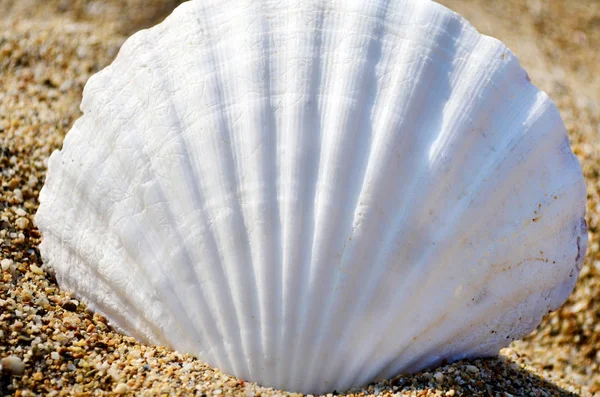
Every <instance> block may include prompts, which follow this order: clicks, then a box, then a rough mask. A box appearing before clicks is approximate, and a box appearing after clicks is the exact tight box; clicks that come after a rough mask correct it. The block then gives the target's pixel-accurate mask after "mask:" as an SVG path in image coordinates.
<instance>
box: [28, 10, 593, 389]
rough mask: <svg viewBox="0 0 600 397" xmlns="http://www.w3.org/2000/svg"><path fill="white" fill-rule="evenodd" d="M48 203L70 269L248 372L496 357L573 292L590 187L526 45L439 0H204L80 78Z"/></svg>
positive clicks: (376, 370)
mask: <svg viewBox="0 0 600 397" xmlns="http://www.w3.org/2000/svg"><path fill="white" fill-rule="evenodd" d="M81 109H82V111H83V116H82V117H81V118H80V119H79V120H78V121H77V122H76V123H75V125H74V126H73V128H72V130H71V131H70V132H69V133H68V135H67V137H66V139H65V141H64V145H63V148H62V150H61V151H57V152H55V153H54V154H53V155H52V157H51V158H50V162H49V170H48V177H47V180H46V184H45V186H44V188H43V190H42V192H41V195H40V203H41V204H40V207H39V211H38V213H37V216H36V221H37V223H38V225H39V228H40V230H41V231H42V232H43V236H44V238H43V243H42V245H41V251H42V255H43V258H44V260H45V262H46V264H47V265H48V266H51V267H53V268H54V269H55V271H56V276H57V279H58V281H59V283H60V285H61V286H62V287H63V288H65V289H67V290H70V291H72V292H74V293H75V294H76V295H78V296H79V297H81V298H82V299H83V300H85V301H86V302H87V304H88V306H89V307H90V308H92V309H93V310H96V311H98V312H100V313H102V314H104V315H105V316H106V317H107V318H108V319H110V322H111V324H113V325H114V326H115V327H116V328H117V329H119V330H121V331H123V332H126V333H128V334H130V335H133V336H134V337H136V338H138V339H140V340H142V341H145V342H147V343H153V344H161V345H166V346H169V347H171V348H173V349H177V350H180V351H183V352H190V353H193V354H194V355H196V356H197V357H199V358H200V359H202V360H204V361H206V362H207V363H209V364H211V365H213V366H216V367H218V368H220V369H221V370H223V371H225V372H227V373H231V374H234V375H236V376H239V377H241V378H243V379H246V380H252V381H256V382H258V383H259V384H262V385H265V386H273V387H277V388H283V389H287V390H290V391H302V392H310V393H320V392H328V391H333V390H343V389H346V388H349V387H351V386H358V385H363V384H365V383H367V382H369V381H372V380H374V379H378V378H386V377H391V376H393V375H396V374H397V373H399V372H403V371H417V370H420V369H422V368H426V367H430V366H433V365H436V364H439V363H440V362H441V361H442V360H457V359H461V358H465V357H481V356H491V355H495V354H497V352H498V350H499V349H500V348H502V347H504V346H506V345H507V344H508V343H509V342H510V341H511V340H513V339H515V338H519V337H521V336H523V335H525V334H527V333H529V332H530V331H531V330H533V329H534V328H535V326H536V325H537V324H538V323H539V322H540V319H541V318H542V316H543V315H544V314H546V313H547V312H548V311H549V310H553V309H556V308H557V307H559V306H560V305H561V304H562V303H563V302H564V301H565V299H566V298H567V296H568V295H569V293H570V292H571V290H572V288H573V286H574V284H575V280H576V278H577V275H578V272H579V270H580V268H581V263H582V261H583V258H584V255H585V250H586V244H587V233H586V225H585V222H584V220H583V216H584V212H585V199H586V189H585V184H584V181H583V176H582V172H581V167H580V165H579V163H578V161H577V159H576V158H575V156H574V155H573V153H572V151H571V148H570V146H569V141H568V139H567V134H566V130H565V127H564V124H563V122H562V120H561V118H560V115H559V113H558V111H557V110H556V108H555V106H554V105H553V104H552V102H551V101H550V100H549V99H548V97H547V96H546V95H545V94H544V93H543V92H540V91H539V90H538V89H536V88H535V87H534V86H533V85H532V84H531V83H530V81H529V79H528V77H527V74H526V73H525V71H523V69H522V68H521V67H520V66H519V63H518V61H517V59H516V58H515V56H514V55H513V54H512V53H511V52H510V51H509V50H508V49H506V47H505V46H504V45H502V44H501V43H500V42H499V41H497V40H495V39H493V38H490V37H486V36H483V35H481V34H479V33H478V32H477V31H476V30H475V29H474V28H473V27H472V26H471V25H469V24H468V23H467V22H466V21H465V20H464V19H463V18H461V17H460V16H459V15H457V14H455V13H453V12H452V11H450V10H448V9H446V8H444V7H442V6H440V5H439V4H436V3H433V2H431V1H429V0H281V1H272V0H259V1H257V0H197V1H190V2H186V3H184V4H183V5H181V6H180V7H179V8H177V9H176V10H175V11H174V12H173V14H172V15H171V16H169V17H168V18H167V19H166V20H165V21H164V22H163V23H161V24H160V25H158V26H156V27H154V28H152V29H149V30H144V31H141V32H139V33H137V34H135V35H133V37H131V38H130V39H129V40H127V42H126V43H125V44H124V45H123V47H122V49H121V51H120V53H119V55H118V56H117V58H116V60H115V61H114V62H113V63H112V65H110V66H109V67H107V68H106V69H104V70H103V71H101V72H100V73H98V74H96V75H95V76H93V77H92V78H91V79H90V80H89V82H88V83H87V85H86V87H85V90H84V95H83V102H82V105H81Z"/></svg>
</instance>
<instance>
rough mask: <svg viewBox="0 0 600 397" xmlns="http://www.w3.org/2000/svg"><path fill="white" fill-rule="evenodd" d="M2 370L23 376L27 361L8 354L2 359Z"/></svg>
mask: <svg viewBox="0 0 600 397" xmlns="http://www.w3.org/2000/svg"><path fill="white" fill-rule="evenodd" d="M0 365H2V371H3V372H6V373H8V374H10V375H16V376H21V375H23V373H24V372H25V363H23V361H22V360H21V359H20V358H19V357H15V356H8V357H5V358H3V359H2V360H0Z"/></svg>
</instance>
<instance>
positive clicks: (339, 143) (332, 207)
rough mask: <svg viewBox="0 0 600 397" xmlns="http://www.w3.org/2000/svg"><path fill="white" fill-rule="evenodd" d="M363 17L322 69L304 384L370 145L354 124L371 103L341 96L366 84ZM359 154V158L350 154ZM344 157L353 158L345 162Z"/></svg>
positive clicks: (351, 19)
mask: <svg viewBox="0 0 600 397" xmlns="http://www.w3.org/2000/svg"><path fill="white" fill-rule="evenodd" d="M361 6H363V5H361ZM363 20H364V18H362V15H361V14H360V13H356V14H352V15H349V16H348V17H347V18H346V20H344V21H343V22H341V23H343V25H344V26H345V27H349V28H350V31H351V32H352V35H351V36H349V37H343V36H342V37H339V38H338V39H337V42H336V44H337V45H336V46H335V47H334V49H333V50H332V51H333V53H332V55H331V57H330V59H331V64H330V65H329V68H328V69H326V73H327V74H328V75H330V76H332V77H333V76H337V78H332V81H333V82H332V83H331V84H330V85H329V86H328V91H329V92H330V93H331V94H330V99H331V100H333V103H331V101H330V103H329V106H328V109H329V110H325V112H324V113H325V114H328V116H326V117H325V120H324V121H323V123H324V127H323V128H324V129H327V128H328V127H329V130H330V131H331V133H330V134H329V135H326V136H324V143H323V147H324V152H323V153H324V156H322V157H321V162H322V163H323V172H319V173H318V177H317V179H318V181H317V186H321V188H319V187H317V189H319V190H318V192H319V194H318V197H317V199H316V201H315V205H316V209H315V211H316V212H315V217H316V221H315V222H316V223H317V224H320V225H321V226H320V228H319V227H317V232H316V233H315V234H314V236H313V239H314V243H313V251H312V254H311V257H312V263H313V264H314V266H312V267H313V268H314V271H313V272H312V273H313V274H314V275H315V277H311V281H310V290H311V292H310V294H311V295H313V301H312V305H311V307H310V308H309V313H310V314H309V316H308V318H307V320H306V321H307V322H309V323H310V324H311V327H310V329H309V330H308V331H305V332H300V334H301V338H302V341H301V342H300V343H299V345H300V346H302V345H304V348H302V351H303V353H304V355H305V357H306V362H307V363H308V364H307V365H303V371H309V372H311V373H309V374H306V375H299V376H297V377H296V382H297V381H299V380H301V379H305V381H306V379H309V380H308V382H309V383H313V382H311V380H310V379H312V377H313V376H314V370H316V369H317V368H315V367H314V366H312V363H313V362H314V360H315V359H316V357H315V354H317V353H319V354H323V353H324V352H322V351H319V352H316V351H314V349H313V350H312V351H311V349H309V346H312V345H314V344H315V343H317V344H318V343H319V340H320V338H321V336H322V333H321V334H320V331H322V326H323V325H324V324H323V314H324V313H323V312H324V310H322V309H323V308H322V307H321V306H322V305H323V304H327V302H328V300H329V299H330V297H331V293H330V291H331V289H330V287H329V286H328V285H329V284H330V281H332V279H333V277H334V276H335V273H333V272H334V271H336V268H335V267H333V269H329V268H328V267H327V266H328V265H329V264H330V262H331V261H332V260H334V257H335V256H336V254H335V252H334V250H335V249H336V247H338V248H341V246H342V245H343V242H344V240H345V238H346V237H345V236H344V234H345V233H346V232H345V230H346V229H350V228H351V226H352V223H351V222H352V219H351V218H350V217H344V214H345V213H346V212H347V211H348V208H349V207H352V205H353V201H354V200H356V199H357V194H354V195H353V194H352V192H351V186H350V185H353V184H356V183H359V182H360V179H361V177H360V176H358V177H357V181H350V180H349V178H351V175H352V170H354V171H357V170H360V167H361V166H362V163H363V162H364V161H366V160H367V156H368V151H364V153H363V154H360V155H359V156H355V155H354V153H356V152H357V151H359V150H360V149H361V147H360V144H359V143H362V144H364V145H365V147H366V148H368V147H369V146H370V143H369V142H370V139H371V138H370V136H369V132H368V130H364V131H360V127H361V124H362V122H361V120H362V119H363V117H366V116H364V115H363V114H362V113H363V111H362V110H361V109H362V108H363V107H365V106H366V107H369V106H372V105H373V104H372V103H369V101H370V100H371V99H370V98H369V97H368V96H362V97H359V96H358V95H357V97H358V98H357V99H354V98H350V97H346V96H345V95H343V94H344V92H346V91H348V90H350V91H352V92H353V93H354V92H355V91H356V92H358V91H361V90H362V89H363V88H362V87H363V85H365V84H366V83H365V80H366V78H365V76H364V71H365V69H367V68H366V67H365V66H363V65H359V64H358V63H357V62H356V61H354V60H355V59H360V58H361V56H362V55H363V54H364V53H366V52H367V51H368V50H369V49H370V47H369V45H368V44H369V42H370V41H371V40H370V39H365V38H364V37H363V36H362V35H361V33H362V28H363V27H364V25H365V24H364V23H363ZM369 23H371V21H369ZM350 60H352V61H350ZM350 62H351V63H350ZM365 112H368V110H365ZM334 131H335V132H334ZM363 149H364V148H363ZM361 156H362V158H361V159H356V158H355V157H361ZM350 158H352V159H353V160H356V161H355V162H354V161H353V162H351V163H350V162H349V159H350ZM335 159H340V161H341V163H349V164H347V165H344V166H340V167H337V168H336V167H333V166H330V164H336V161H335ZM320 168H321V167H320ZM355 190H356V189H355ZM334 192H337V193H334ZM342 192H343V194H342ZM336 194H342V195H343V197H344V200H343V201H342V202H340V203H339V204H338V203H336V202H335V200H334V197H335V196H336ZM346 218H347V219H346ZM342 223H343V224H342ZM342 230H343V231H342ZM329 236H331V237H329ZM331 239H333V240H336V242H335V243H329V244H327V243H326V241H329V240H331ZM337 255H339V254H337ZM317 274H318V276H317ZM325 274H327V276H325ZM315 296H318V298H317V299H314V297H315ZM302 361H305V360H304V359H303V360H302ZM300 387H301V385H297V386H296V389H298V388H300Z"/></svg>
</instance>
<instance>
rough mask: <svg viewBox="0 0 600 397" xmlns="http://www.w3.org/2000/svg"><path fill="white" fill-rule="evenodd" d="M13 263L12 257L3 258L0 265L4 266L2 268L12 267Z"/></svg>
mask: <svg viewBox="0 0 600 397" xmlns="http://www.w3.org/2000/svg"><path fill="white" fill-rule="evenodd" d="M12 264H13V261H12V259H2V261H0V266H1V267H2V270H8V269H10V267H11V265H12Z"/></svg>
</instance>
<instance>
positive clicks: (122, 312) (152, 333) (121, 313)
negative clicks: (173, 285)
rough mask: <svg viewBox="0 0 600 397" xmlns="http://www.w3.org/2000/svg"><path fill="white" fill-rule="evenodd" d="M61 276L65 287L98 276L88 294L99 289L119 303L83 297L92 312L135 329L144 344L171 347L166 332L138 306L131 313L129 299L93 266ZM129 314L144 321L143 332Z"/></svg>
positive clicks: (75, 268) (73, 252)
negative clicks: (112, 286) (108, 302)
mask: <svg viewBox="0 0 600 397" xmlns="http://www.w3.org/2000/svg"><path fill="white" fill-rule="evenodd" d="M45 238H54V239H57V236H56V234H54V233H53V232H52V231H48V236H47V237H45ZM63 248H66V250H67V251H68V252H69V253H70V254H71V255H72V256H75V257H78V258H79V260H80V261H81V262H83V261H84V259H83V258H82V257H81V254H80V253H79V252H78V250H76V249H75V248H74V247H73V246H72V245H71V244H69V243H67V244H66V245H63ZM60 274H61V277H62V279H63V282H64V283H65V285H76V284H75V283H73V282H71V281H70V280H68V279H84V278H85V277H89V276H90V275H94V276H97V282H98V284H95V285H94V288H91V289H89V290H88V293H91V294H94V295H96V293H98V289H100V290H103V291H109V292H111V293H113V294H114V295H112V296H111V295H109V296H111V298H114V297H115V296H116V298H117V299H118V301H117V302H115V303H116V305H115V306H114V307H112V306H107V305H102V304H100V302H102V300H101V299H100V298H98V297H94V298H95V299H92V298H90V297H87V296H86V297H81V299H83V300H84V301H85V302H86V305H88V306H91V307H93V308H94V309H92V310H95V311H98V312H101V313H102V314H103V315H104V316H105V317H107V318H110V319H111V320H110V321H111V322H112V323H113V324H111V325H113V326H114V325H116V327H117V328H119V329H120V330H127V329H133V330H134V333H133V334H131V336H134V337H135V338H139V339H141V340H142V341H143V342H144V343H149V341H153V340H154V341H159V342H160V343H161V344H164V345H165V346H169V345H170V343H169V341H168V340H166V339H163V338H164V332H163V331H162V330H160V329H157V328H156V326H155V325H154V324H152V322H150V321H149V320H148V319H147V318H146V315H145V313H144V311H143V310H141V309H140V308H139V307H138V306H133V309H134V311H130V310H129V309H130V308H131V305H126V302H127V298H126V297H124V295H123V294H122V293H120V292H119V291H118V290H117V289H115V288H111V287H110V285H109V284H108V283H107V281H108V279H107V278H106V277H105V276H104V275H103V274H101V273H99V272H98V271H97V270H96V268H94V267H93V266H72V267H70V270H69V271H66V272H61V273H60ZM65 277H66V279H65ZM101 308H102V309H101ZM100 309H101V310H100ZM129 314H133V315H132V316H131V317H132V318H135V319H136V320H138V321H139V320H142V322H143V323H144V325H142V327H141V330H140V329H139V328H138V327H134V326H133V325H132V324H135V323H137V324H138V325H140V323H139V322H138V321H134V322H131V321H129V319H128V315H129ZM127 324H129V325H127Z"/></svg>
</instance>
